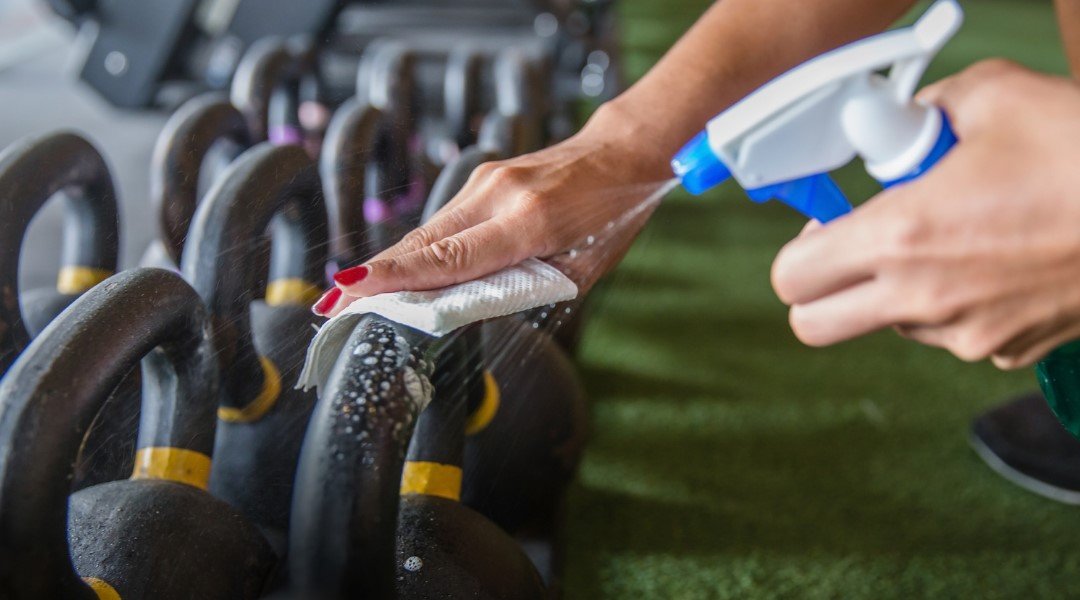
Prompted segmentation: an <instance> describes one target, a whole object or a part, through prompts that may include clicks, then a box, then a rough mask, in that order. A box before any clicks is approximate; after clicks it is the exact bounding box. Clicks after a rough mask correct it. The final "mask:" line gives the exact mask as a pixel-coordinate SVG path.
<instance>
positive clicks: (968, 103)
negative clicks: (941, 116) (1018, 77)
mask: <svg viewBox="0 0 1080 600" xmlns="http://www.w3.org/2000/svg"><path fill="white" fill-rule="evenodd" d="M1021 71H1023V67H1021V66H1020V65H1017V64H1016V63H1013V62H1011V61H1008V60H1004V59H990V60H984V61H981V62H978V63H975V64H974V65H972V66H970V67H968V68H967V69H964V70H963V71H961V72H960V73H958V74H956V75H954V76H952V77H948V78H946V79H943V80H941V81H938V82H936V83H934V84H932V85H929V86H927V87H926V88H924V89H923V90H921V91H920V92H919V94H918V95H917V98H918V99H919V101H920V102H924V103H926V104H931V105H934V106H938V107H940V108H942V109H944V110H945V113H946V114H947V115H949V121H950V122H951V123H952V126H953V129H954V130H955V131H956V133H957V135H958V136H959V137H961V138H965V137H969V136H970V134H972V133H974V132H975V131H976V130H977V126H978V124H979V123H980V122H981V119H982V117H983V116H984V115H983V111H980V110H970V108H971V107H972V106H974V105H975V104H974V103H985V97H986V94H987V93H989V92H988V89H987V86H988V85H993V84H994V83H995V82H998V81H1000V80H1001V78H1002V77H1004V76H1008V75H1010V74H1014V73H1017V72H1021ZM999 117H1000V116H999Z"/></svg>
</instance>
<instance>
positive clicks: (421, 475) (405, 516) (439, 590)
mask: <svg viewBox="0 0 1080 600" xmlns="http://www.w3.org/2000/svg"><path fill="white" fill-rule="evenodd" d="M481 373H482V367H481V356H480V343H479V328H477V327H472V328H466V329H465V330H464V331H462V332H461V333H460V334H459V339H458V340H456V341H455V342H453V343H452V344H451V346H450V347H449V348H447V349H444V350H443V351H442V352H441V353H440V355H439V358H438V362H437V366H436V371H435V380H434V384H435V394H434V397H433V398H432V400H431V404H430V405H429V406H428V407H427V409H425V410H424V412H422V413H421V414H420V418H419V420H418V421H417V426H416V431H415V433H414V435H413V438H412V443H411V444H410V446H409V453H408V455H407V457H406V461H405V466H404V470H403V472H402V476H401V494H402V497H401V507H400V509H399V512H398V543H397V573H398V595H399V596H400V597H402V598H429V597H433V596H441V597H447V598H506V599H510V598H513V599H525V598H537V599H539V598H544V597H545V596H546V594H545V590H544V585H543V582H542V581H541V578H540V574H539V573H538V572H537V571H536V567H534V566H533V564H532V562H530V560H529V557H528V556H526V555H525V553H524V551H523V550H522V548H521V546H519V545H518V543H517V542H516V541H515V540H514V539H513V538H511V537H510V535H509V534H507V533H506V532H505V531H504V530H503V529H501V528H499V526H498V525H496V524H495V523H493V522H492V521H490V520H488V519H487V518H486V517H485V516H483V515H482V514H481V513H480V512H477V511H476V510H473V509H472V508H469V507H467V505H465V504H463V503H462V502H461V499H462V496H461V494H462V487H463V486H462V483H463V477H464V474H463V471H462V461H463V458H464V459H465V468H466V469H470V468H471V466H472V465H471V463H470V462H469V460H470V459H473V458H474V456H473V454H472V453H470V454H468V455H466V456H464V457H463V453H464V451H465V449H464V446H465V431H466V429H467V428H468V427H469V426H470V425H471V423H470V422H469V420H468V419H467V415H466V410H467V408H468V407H469V405H470V404H471V405H477V404H480V405H481V406H482V405H483V400H481V398H483V397H484V396H485V394H486V393H488V392H489V390H486V389H485V388H486V387H487V385H485V383H486V382H485V380H484V378H483V377H481ZM473 414H474V415H475V414H476V413H475V412H473ZM491 449H492V448H490V447H489V448H488V450H491Z"/></svg>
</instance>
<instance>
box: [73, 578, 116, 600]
mask: <svg viewBox="0 0 1080 600" xmlns="http://www.w3.org/2000/svg"><path fill="white" fill-rule="evenodd" d="M82 580H83V581H84V582H86V585H88V586H90V589H92V590H94V593H95V594H97V597H98V598H99V600H121V598H120V594H119V592H117V591H116V588H114V587H113V586H111V585H109V584H108V583H106V582H105V581H103V580H101V579H98V578H97V577H83V578H82Z"/></svg>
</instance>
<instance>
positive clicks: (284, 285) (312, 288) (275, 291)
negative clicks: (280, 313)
mask: <svg viewBox="0 0 1080 600" xmlns="http://www.w3.org/2000/svg"><path fill="white" fill-rule="evenodd" d="M322 292H323V290H322V288H320V287H318V286H316V285H313V284H311V283H310V282H308V281H306V280H303V279H300V278H299V277H289V278H285V279H275V280H273V281H271V282H270V283H268V284H266V297H265V298H264V301H265V302H266V303H267V304H268V305H270V306H283V305H296V306H306V305H308V304H312V303H313V302H315V301H316V300H318V299H319V296H321V295H322Z"/></svg>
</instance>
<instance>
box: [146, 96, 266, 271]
mask: <svg viewBox="0 0 1080 600" xmlns="http://www.w3.org/2000/svg"><path fill="white" fill-rule="evenodd" d="M218 144H228V145H229V146H230V147H231V148H233V150H232V151H227V152H226V156H228V157H229V158H230V159H232V158H235V156H236V155H237V154H239V151H240V150H242V149H246V148H248V147H250V145H251V135H250V132H249V130H248V124H247V121H246V120H245V118H244V115H242V114H241V113H240V111H239V110H237V109H236V108H235V107H234V106H233V105H232V104H230V103H229V101H228V99H227V98H226V97H225V96H224V95H222V94H216V93H208V94H203V95H201V96H197V97H195V98H192V99H191V100H188V101H187V102H185V103H184V104H183V105H182V106H181V107H180V108H179V109H178V110H177V111H176V112H175V113H173V115H172V116H171V117H169V120H168V122H166V123H165V128H164V129H163V130H162V132H161V134H160V135H159V136H158V138H157V143H156V144H155V145H154V154H153V160H152V167H151V171H150V196H151V198H152V199H153V201H154V203H155V204H156V211H157V214H158V229H159V236H160V239H159V240H157V241H155V244H159V245H160V246H159V247H160V248H161V249H160V250H155V251H154V252H155V255H156V256H160V258H156V259H154V260H153V261H151V262H152V263H153V264H154V266H161V267H163V268H165V267H172V268H175V266H176V265H177V264H179V262H180V255H181V253H182V252H183V249H184V240H185V239H186V238H187V233H188V228H189V227H190V225H191V218H192V216H193V215H194V214H195V208H196V207H197V206H198V203H199V198H200V196H201V195H202V194H201V193H200V181H201V180H204V179H203V177H202V168H203V162H204V160H205V159H206V157H207V155H208V154H209V153H210V152H211V149H212V148H214V147H215V145H218ZM162 254H163V255H162ZM144 262H146V261H144Z"/></svg>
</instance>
